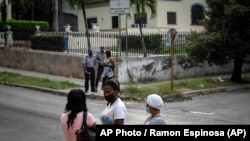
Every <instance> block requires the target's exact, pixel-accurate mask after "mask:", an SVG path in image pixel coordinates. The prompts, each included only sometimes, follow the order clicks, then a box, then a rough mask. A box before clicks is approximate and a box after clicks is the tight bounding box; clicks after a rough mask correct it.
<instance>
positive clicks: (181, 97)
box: [0, 81, 250, 102]
mask: <svg viewBox="0 0 250 141" xmlns="http://www.w3.org/2000/svg"><path fill="white" fill-rule="evenodd" d="M0 84H4V85H9V86H16V87H23V88H28V89H32V90H38V91H41V92H47V93H51V94H55V95H61V96H67V94H68V91H67V90H55V89H49V88H43V87H37V86H31V85H22V84H16V83H9V82H3V81H0ZM239 89H250V84H245V85H242V86H225V87H218V88H211V89H202V90H195V91H187V92H183V93H181V94H173V95H167V96H164V97H162V98H163V100H164V101H166V102H178V101H185V100H192V97H195V96H200V95H209V94H214V93H217V92H227V91H235V90H239ZM86 97H87V98H92V99H104V98H103V96H101V95H97V94H93V93H89V94H88V93H87V94H86ZM122 99H124V100H129V99H128V98H126V97H122Z"/></svg>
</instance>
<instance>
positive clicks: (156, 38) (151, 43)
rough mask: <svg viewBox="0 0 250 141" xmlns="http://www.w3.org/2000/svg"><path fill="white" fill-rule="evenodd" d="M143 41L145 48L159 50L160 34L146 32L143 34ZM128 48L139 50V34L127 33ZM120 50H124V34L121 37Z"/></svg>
mask: <svg viewBox="0 0 250 141" xmlns="http://www.w3.org/2000/svg"><path fill="white" fill-rule="evenodd" d="M143 36H144V42H145V45H146V47H147V50H151V51H154V52H157V51H159V50H160V47H161V44H162V35H161V34H148V35H143ZM127 40H128V50H141V37H140V35H128V37H127ZM121 44H122V50H123V51H125V50H126V36H122V37H121Z"/></svg>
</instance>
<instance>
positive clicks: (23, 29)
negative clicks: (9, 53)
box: [0, 19, 49, 40]
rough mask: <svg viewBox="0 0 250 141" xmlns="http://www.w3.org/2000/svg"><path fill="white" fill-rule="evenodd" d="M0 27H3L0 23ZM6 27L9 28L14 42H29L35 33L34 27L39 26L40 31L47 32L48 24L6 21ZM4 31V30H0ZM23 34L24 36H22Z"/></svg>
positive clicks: (0, 22)
mask: <svg viewBox="0 0 250 141" xmlns="http://www.w3.org/2000/svg"><path fill="white" fill-rule="evenodd" d="M0 25H1V26H3V22H2V21H0ZM7 25H9V26H11V30H12V32H13V39H14V40H30V38H31V36H32V35H34V33H35V31H36V27H35V26H36V25H39V26H40V30H41V31H47V30H48V29H49V23H48V22H46V21H28V20H14V19H9V20H7ZM1 30H4V29H1ZM24 33H25V34H24Z"/></svg>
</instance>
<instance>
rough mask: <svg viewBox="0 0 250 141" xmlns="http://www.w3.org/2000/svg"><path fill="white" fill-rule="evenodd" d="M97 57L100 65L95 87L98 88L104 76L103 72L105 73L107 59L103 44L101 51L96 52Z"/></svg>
mask: <svg viewBox="0 0 250 141" xmlns="http://www.w3.org/2000/svg"><path fill="white" fill-rule="evenodd" d="M95 59H96V61H97V63H98V66H97V76H96V80H95V87H96V90H97V88H98V83H99V80H100V78H101V76H102V73H103V68H104V67H103V61H104V59H105V55H104V47H103V46H101V47H100V51H99V52H97V53H96V56H95Z"/></svg>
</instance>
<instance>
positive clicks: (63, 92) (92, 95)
mask: <svg viewBox="0 0 250 141" xmlns="http://www.w3.org/2000/svg"><path fill="white" fill-rule="evenodd" d="M0 84H4V85H9V86H16V87H22V88H27V89H32V90H37V91H41V92H47V93H51V94H54V95H60V96H67V95H68V93H69V92H68V91H66V90H55V89H49V88H43V87H37V86H31V85H22V84H16V83H9V82H3V81H0ZM86 97H87V98H93V99H103V96H100V95H96V94H93V93H92V94H88V93H87V94H86Z"/></svg>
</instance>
